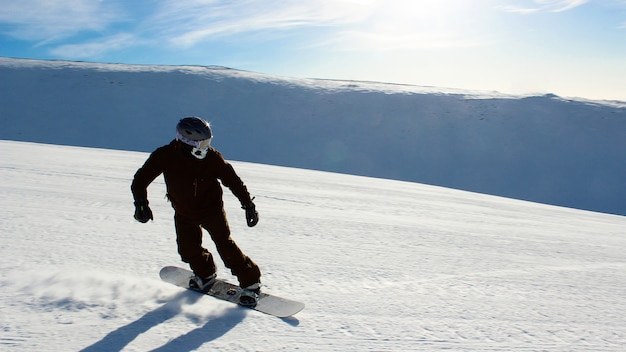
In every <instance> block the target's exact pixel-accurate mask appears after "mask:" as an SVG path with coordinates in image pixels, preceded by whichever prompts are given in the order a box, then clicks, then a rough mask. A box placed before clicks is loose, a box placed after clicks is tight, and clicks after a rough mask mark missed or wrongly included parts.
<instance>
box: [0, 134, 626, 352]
mask: <svg viewBox="0 0 626 352" xmlns="http://www.w3.org/2000/svg"><path fill="white" fill-rule="evenodd" d="M164 142H166V141H164ZM0 154H1V155H2V158H1V159H0V180H1V182H0V197H1V199H2V203H0V204H1V208H0V288H1V290H0V310H1V313H0V325H1V326H2V329H1V330H0V331H1V332H0V349H1V350H3V351H78V350H81V351H117V350H124V351H148V350H150V351H190V350H198V351H213V350H220V351H281V350H282V351H293V350H303V351H366V350H372V351H408V350H414V351H440V350H453V351H504V350H506V351H622V350H623V348H624V346H626V298H625V296H624V292H626V256H625V255H624V253H626V217H623V216H616V215H609V214H602V213H597V212H589V211H583V210H575V209H570V208H564V207H556V206H550V205H543V204H538V203H532V202H527V201H521V200H514V199H509V198H503V197H496V196H489V195H484V194H478V193H471V192H467V191H460V190H453V189H449V188H443V187H436V186H430V185H424V184H419V183H412V182H403V181H394V180H385V179H379V178H370V177H362V176H352V175H345V174H338V173H330V172H322V171H314V170H304V169H297V168H288V167H281V166H271V165H263V164H258V163H248V162H237V161H235V162H233V165H234V167H235V169H236V170H237V171H238V173H239V174H240V175H241V177H242V178H243V179H244V181H245V182H246V184H247V186H248V187H249V189H250V190H251V192H252V194H253V195H255V196H256V204H257V209H258V210H259V212H260V222H259V224H258V225H257V226H256V227H254V228H248V227H247V226H246V225H245V218H244V214H243V211H242V210H241V209H240V208H239V206H238V204H237V201H236V199H235V198H234V196H232V195H231V194H230V193H229V192H225V195H224V199H225V201H226V209H227V212H228V214H229V220H230V224H231V228H232V232H233V237H234V238H235V240H236V241H237V242H238V243H239V244H240V245H241V247H242V248H243V249H244V251H245V252H246V253H247V254H248V255H250V256H251V257H252V258H253V259H254V260H255V261H256V262H257V263H258V264H259V265H260V267H261V269H262V271H263V274H264V276H263V280H264V285H265V290H266V291H268V292H272V293H275V294H279V295H282V296H285V297H290V298H293V299H299V300H302V301H304V302H306V305H307V307H306V308H305V309H304V310H303V311H302V312H300V313H298V314H297V315H296V316H294V317H292V318H288V319H278V318H274V317H271V316H267V315H264V314H262V313H258V312H255V311H252V310H246V309H244V308H239V307H237V306H234V305H232V304H229V303H227V302H222V301H218V300H215V299H212V298H210V297H205V296H202V295H198V294H194V293H193V292H190V291H185V290H181V289H179V288H177V287H175V286H173V285H169V284H166V283H164V282H162V281H160V280H159V278H158V271H159V269H160V268H161V267H162V266H165V265H182V264H183V263H181V262H180V260H179V258H178V255H177V253H176V248H175V238H174V232H173V219H172V216H173V210H172V209H171V207H170V206H169V204H168V203H167V201H166V200H165V199H164V184H163V181H162V178H159V179H157V181H155V183H153V185H152V186H151V188H150V201H151V206H152V209H153V211H154V215H155V220H154V221H153V222H150V223H148V224H140V223H137V222H135V221H134V220H133V219H132V212H133V206H132V197H131V195H130V190H129V186H130V182H131V179H132V175H133V174H134V172H135V171H136V169H137V168H138V167H139V166H140V165H141V164H142V163H143V161H144V160H145V158H146V157H147V154H146V153H144V152H132V151H121V150H109V149H95V148H85V147H70V146H58V145H50V144H38V143H29V142H15V141H0ZM206 245H207V246H208V248H209V249H212V244H211V243H210V241H208V243H206ZM218 263H219V261H218ZM219 274H220V277H222V278H226V279H231V280H232V279H233V278H232V277H231V276H230V275H229V274H228V272H227V271H226V270H225V268H223V266H221V263H220V268H219Z"/></svg>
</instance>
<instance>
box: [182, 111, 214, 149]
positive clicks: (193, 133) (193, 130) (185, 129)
mask: <svg viewBox="0 0 626 352" xmlns="http://www.w3.org/2000/svg"><path fill="white" fill-rule="evenodd" d="M176 137H177V138H178V139H179V140H181V141H182V142H183V143H185V144H189V145H191V146H194V147H197V146H198V143H197V142H199V141H204V140H206V139H211V137H213V133H211V126H210V125H209V123H208V122H206V121H205V120H203V119H201V118H199V117H196V116H192V117H185V118H184V119H182V120H180V121H178V125H176ZM190 142H191V143H190ZM194 142H196V143H194Z"/></svg>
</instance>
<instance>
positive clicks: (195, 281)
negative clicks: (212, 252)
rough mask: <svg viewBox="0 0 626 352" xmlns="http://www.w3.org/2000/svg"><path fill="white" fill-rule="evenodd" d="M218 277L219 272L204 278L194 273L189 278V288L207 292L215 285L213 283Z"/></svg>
mask: <svg viewBox="0 0 626 352" xmlns="http://www.w3.org/2000/svg"><path fill="white" fill-rule="evenodd" d="M216 277H217V274H213V275H211V276H209V277H205V278H204V279H203V278H200V277H198V276H196V275H194V276H192V277H191V278H189V288H191V289H194V290H198V291H202V292H207V291H209V289H211V286H213V284H214V283H215V278H216Z"/></svg>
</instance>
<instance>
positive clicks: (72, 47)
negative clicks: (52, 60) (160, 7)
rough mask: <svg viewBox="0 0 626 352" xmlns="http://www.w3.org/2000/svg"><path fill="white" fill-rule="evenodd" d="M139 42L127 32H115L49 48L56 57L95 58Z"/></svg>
mask: <svg viewBox="0 0 626 352" xmlns="http://www.w3.org/2000/svg"><path fill="white" fill-rule="evenodd" d="M140 42H141V40H140V39H138V38H136V37H135V36H134V35H132V34H129V33H122V34H116V35H113V36H110V37H105V38H100V39H97V40H93V41H88V42H86V43H80V44H65V45H61V46H58V47H56V48H54V49H52V50H51V54H53V55H55V56H58V57H71V58H97V57H100V56H102V55H104V54H106V53H108V52H111V51H115V50H122V49H126V48H129V47H131V46H134V45H137V44H139V43H140Z"/></svg>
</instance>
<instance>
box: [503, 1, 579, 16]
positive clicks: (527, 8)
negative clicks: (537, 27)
mask: <svg viewBox="0 0 626 352" xmlns="http://www.w3.org/2000/svg"><path fill="white" fill-rule="evenodd" d="M511 2H512V3H513V4H509V5H503V6H500V8H501V9H503V10H504V11H507V12H515V13H520V14H530V13H536V12H544V11H548V12H563V11H567V10H571V9H573V8H576V7H579V6H582V5H584V4H586V3H588V2H589V0H522V1H511Z"/></svg>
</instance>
